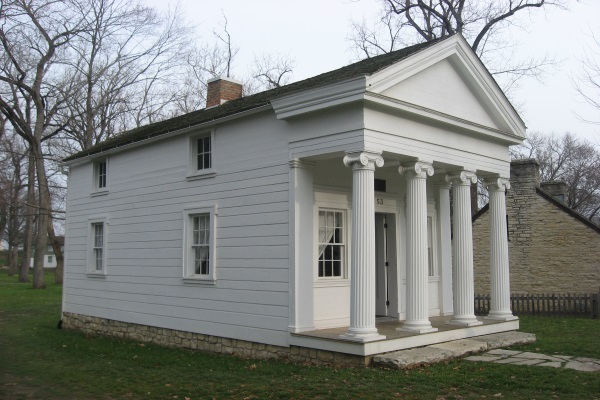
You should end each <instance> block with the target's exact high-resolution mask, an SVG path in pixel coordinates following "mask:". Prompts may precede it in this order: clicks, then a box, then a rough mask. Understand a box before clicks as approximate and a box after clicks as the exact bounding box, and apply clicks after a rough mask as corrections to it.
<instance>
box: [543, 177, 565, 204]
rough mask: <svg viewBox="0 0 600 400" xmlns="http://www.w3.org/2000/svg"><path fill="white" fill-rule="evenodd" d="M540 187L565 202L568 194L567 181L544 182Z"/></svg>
mask: <svg viewBox="0 0 600 400" xmlns="http://www.w3.org/2000/svg"><path fill="white" fill-rule="evenodd" d="M540 188H541V189H542V190H543V191H544V192H546V193H548V194H549V195H550V196H552V197H553V198H554V199H555V200H558V201H560V202H561V203H563V204H564V202H565V196H566V194H567V183H566V182H565V181H551V182H542V183H540Z"/></svg>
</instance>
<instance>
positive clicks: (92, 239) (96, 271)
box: [88, 217, 108, 276]
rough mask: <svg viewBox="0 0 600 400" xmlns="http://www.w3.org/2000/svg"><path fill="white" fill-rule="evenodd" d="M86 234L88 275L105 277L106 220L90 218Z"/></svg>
mask: <svg viewBox="0 0 600 400" xmlns="http://www.w3.org/2000/svg"><path fill="white" fill-rule="evenodd" d="M89 224H90V225H89V233H88V274H90V275H92V276H103V275H106V243H107V241H106V233H107V226H108V222H107V220H106V218H104V217H100V218H91V219H90V220H89Z"/></svg>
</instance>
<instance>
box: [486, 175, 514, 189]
mask: <svg viewBox="0 0 600 400" xmlns="http://www.w3.org/2000/svg"><path fill="white" fill-rule="evenodd" d="M483 182H484V184H485V187H486V188H487V189H488V190H494V191H498V192H505V191H507V190H508V189H510V180H509V179H507V178H499V177H494V178H485V179H484V180H483Z"/></svg>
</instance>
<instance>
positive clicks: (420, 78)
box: [381, 60, 501, 129]
mask: <svg viewBox="0 0 600 400" xmlns="http://www.w3.org/2000/svg"><path fill="white" fill-rule="evenodd" d="M381 94H383V95H384V96H388V97H392V98H394V99H398V100H401V101H404V102H407V103H411V104H415V105H418V106H421V107H425V108H428V109H431V110H435V111H439V112H442V113H444V114H448V115H452V116H455V117H458V118H461V119H464V120H467V121H472V122H475V123H477V124H481V125H484V126H487V127H490V128H494V129H501V126H499V123H498V121H494V118H493V116H492V115H491V113H490V110H487V109H486V108H485V107H484V105H483V104H482V103H481V99H479V98H478V96H477V94H476V93H474V91H473V90H472V89H471V87H470V85H469V83H468V82H466V81H465V80H464V79H463V78H462V77H461V76H460V74H459V73H458V72H457V71H456V70H455V69H454V67H453V66H452V64H451V63H450V62H449V61H448V60H442V61H440V62H438V63H436V64H434V65H432V66H430V67H428V68H426V69H425V70H423V71H421V72H419V73H418V74H416V75H414V76H411V77H409V78H408V79H406V80H403V81H401V82H399V83H398V84H396V85H393V86H392V87H390V88H388V89H386V90H384V91H382V92H381Z"/></svg>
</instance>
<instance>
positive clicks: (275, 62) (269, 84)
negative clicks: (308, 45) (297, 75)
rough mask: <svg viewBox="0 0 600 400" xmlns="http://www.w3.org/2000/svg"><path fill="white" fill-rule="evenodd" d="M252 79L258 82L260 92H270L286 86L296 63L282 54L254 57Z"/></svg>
mask: <svg viewBox="0 0 600 400" xmlns="http://www.w3.org/2000/svg"><path fill="white" fill-rule="evenodd" d="M253 64H254V66H253V69H252V72H251V76H252V79H254V80H256V82H257V85H258V87H257V88H256V91H258V90H268V89H274V88H278V87H280V86H283V85H286V84H287V83H288V82H289V80H290V77H291V74H292V72H293V70H294V67H295V66H296V61H295V60H294V59H292V58H290V57H289V56H282V55H280V54H276V55H273V54H263V55H261V56H254V62H253Z"/></svg>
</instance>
